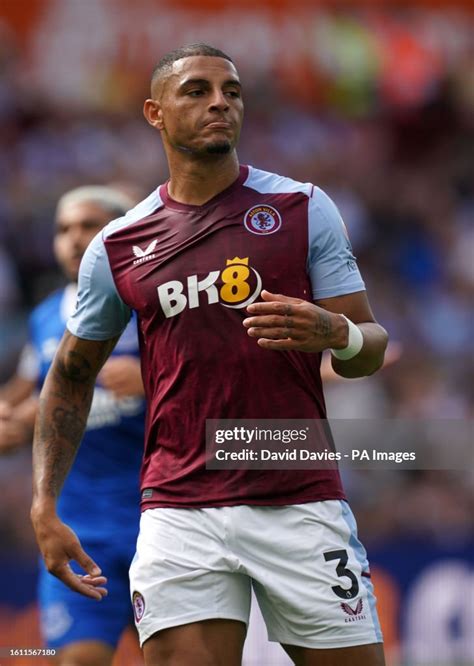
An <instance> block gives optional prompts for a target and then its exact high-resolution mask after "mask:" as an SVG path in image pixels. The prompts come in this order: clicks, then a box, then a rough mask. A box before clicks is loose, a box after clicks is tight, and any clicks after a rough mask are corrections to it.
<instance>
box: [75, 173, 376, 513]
mask: <svg viewBox="0 0 474 666" xmlns="http://www.w3.org/2000/svg"><path fill="white" fill-rule="evenodd" d="M364 288H365V287H364V283H363V281H362V279H361V276H360V273H359V270H358V268H357V265H356V263H355V259H354V256H353V255H352V250H351V246H350V242H349V239H348V237H347V232H346V230H345V227H344V223H343V222H342V219H341V217H340V215H339V212H338V210H337V208H336V206H335V205H334V203H333V202H332V201H331V199H330V198H329V197H328V196H327V195H326V194H325V193H324V192H323V191H322V190H321V189H319V188H318V187H315V186H313V185H311V184H310V183H309V184H308V183H306V184H305V183H299V182H296V181H294V180H291V179H289V178H284V177H282V176H278V175H276V174H272V173H268V172H265V171H261V170H258V169H255V168H253V167H247V166H242V167H241V168H240V175H239V177H238V179H237V180H236V181H235V182H234V183H233V184H232V185H230V187H228V188H227V189H225V190H224V191H222V192H220V193H219V194H218V195H217V196H215V197H214V198H213V199H211V200H210V201H208V202H207V203H206V204H204V205H202V206H192V205H185V204H181V203H178V202H176V201H174V200H173V199H171V197H170V196H169V194H168V191H167V185H166V184H164V185H161V186H160V187H159V188H158V189H157V190H155V191H154V192H153V193H152V194H151V195H150V196H149V197H148V198H147V199H145V200H144V201H142V202H141V203H139V204H138V205H137V206H136V207H135V208H133V209H132V210H130V211H129V212H128V213H127V214H126V215H125V216H124V217H122V218H119V219H117V220H114V221H112V222H111V223H109V224H108V225H107V226H106V227H105V228H104V230H102V232H100V233H99V234H98V235H97V236H96V238H95V239H94V240H93V241H92V243H91V245H90V246H89V248H88V250H87V252H86V254H85V256H84V259H83V261H82V265H81V271H80V278H79V297H78V304H77V308H76V311H75V313H74V315H73V316H72V317H71V318H70V319H69V321H68V328H69V330H70V331H71V333H73V334H74V335H76V336H78V337H80V338H85V339H90V340H104V339H108V338H111V337H114V336H116V335H118V334H120V333H121V332H122V331H123V329H124V328H125V326H126V325H127V323H128V321H129V319H130V316H131V311H132V310H134V311H136V313H137V317H138V329H139V338H140V348H141V358H142V373H143V379H144V384H145V390H146V395H147V402H148V409H147V423H146V438H145V452H144V459H143V466H142V473H141V487H142V491H143V492H142V508H143V509H146V508H150V507H183V508H189V507H211V506H226V505H235V504H255V505H283V504H294V503H302V502H310V501H316V500H325V499H340V498H343V497H344V494H343V490H342V487H341V482H340V478H339V473H338V471H337V470H327V469H325V470H314V469H313V470H297V471H295V470H266V471H265V470H245V469H239V470H208V469H206V467H205V425H206V419H219V418H228V419H240V418H242V419H244V418H245V419H272V418H279V419H290V418H291V419H292V418H304V419H323V418H325V405H324V397H323V392H322V386H321V378H320V373H319V365H320V355H319V354H306V353H301V352H294V351H285V352H276V351H270V350H265V349H262V348H260V347H259V346H258V345H257V343H256V340H255V339H252V338H250V337H249V336H248V335H247V332H246V330H245V328H244V327H243V325H242V321H243V319H244V318H245V317H246V316H247V312H246V307H247V305H249V304H250V303H252V302H254V301H255V300H257V299H258V298H259V295H260V292H261V290H262V289H268V290H269V291H271V292H274V293H280V294H285V295H288V296H293V297H297V298H302V299H306V300H309V301H311V300H313V299H320V298H328V297H332V296H340V295H343V294H349V293H354V292H357V291H362V290H364Z"/></svg>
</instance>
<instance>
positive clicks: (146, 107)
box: [143, 99, 164, 130]
mask: <svg viewBox="0 0 474 666" xmlns="http://www.w3.org/2000/svg"><path fill="white" fill-rule="evenodd" d="M143 115H144V116H145V118H146V119H147V122H148V123H149V124H150V125H151V126H152V127H155V128H156V129H157V130H162V129H163V127H164V125H163V113H162V110H161V104H160V103H159V102H158V101H157V100H156V99H146V100H145V103H144V104H143Z"/></svg>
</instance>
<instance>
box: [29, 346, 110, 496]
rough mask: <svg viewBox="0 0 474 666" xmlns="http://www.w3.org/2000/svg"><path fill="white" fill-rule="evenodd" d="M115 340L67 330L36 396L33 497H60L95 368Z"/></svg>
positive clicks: (88, 401)
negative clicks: (89, 337)
mask: <svg viewBox="0 0 474 666" xmlns="http://www.w3.org/2000/svg"><path fill="white" fill-rule="evenodd" d="M115 342H116V340H106V341H103V342H99V341H97V342H94V341H87V340H81V339H79V338H75V337H74V336H72V335H71V334H69V333H66V334H65V336H64V338H63V340H62V342H61V345H60V347H59V349H58V351H57V354H56V357H55V359H54V361H53V365H52V366H51V369H50V372H49V373H48V376H47V378H46V381H45V384H44V386H43V390H42V392H41V399H40V401H39V408H38V416H37V420H36V427H35V437H34V442H33V487H34V495H35V499H37V500H41V498H57V497H58V495H59V493H60V491H61V488H62V485H63V483H64V481H65V479H66V476H67V474H68V472H69V469H70V467H71V465H72V463H73V461H74V458H75V455H76V453H77V450H78V448H79V445H80V442H81V439H82V436H83V433H84V430H85V427H86V423H87V417H88V414H89V409H90V405H91V402H92V396H93V393H94V385H95V380H96V376H97V373H98V372H99V370H100V369H101V367H102V365H103V363H104V362H105V360H106V358H107V356H108V355H109V354H110V352H111V351H112V349H113V347H114V344H115Z"/></svg>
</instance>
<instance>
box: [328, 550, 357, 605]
mask: <svg viewBox="0 0 474 666" xmlns="http://www.w3.org/2000/svg"><path fill="white" fill-rule="evenodd" d="M324 559H325V560H326V562H331V561H332V560H339V562H338V563H337V567H336V573H337V575H338V576H339V578H343V577H345V578H349V580H350V581H351V583H352V586H351V587H350V588H349V589H348V590H346V589H345V588H343V587H341V586H340V585H333V586H332V591H333V592H334V594H337V596H338V597H339V598H340V599H354V597H356V596H357V595H358V594H359V582H358V580H357V578H356V577H355V575H354V574H353V573H352V571H351V570H350V569H346V564H347V561H348V559H349V558H348V555H347V550H329V551H328V552H327V553H324Z"/></svg>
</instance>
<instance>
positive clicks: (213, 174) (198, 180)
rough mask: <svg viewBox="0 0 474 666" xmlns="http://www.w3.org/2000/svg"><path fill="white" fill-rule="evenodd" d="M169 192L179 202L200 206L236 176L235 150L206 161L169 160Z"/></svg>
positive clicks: (237, 165) (237, 164)
mask: <svg viewBox="0 0 474 666" xmlns="http://www.w3.org/2000/svg"><path fill="white" fill-rule="evenodd" d="M169 167H170V181H169V183H168V194H169V195H170V197H171V198H172V199H174V200H175V201H178V202H179V203H183V204H188V205H191V206H202V205H203V204H205V203H206V202H207V201H210V199H212V198H213V197H215V196H216V195H217V194H219V193H220V192H222V191H223V190H225V189H226V188H227V187H229V185H232V183H233V182H234V181H235V180H237V178H238V177H239V161H238V158H237V154H236V153H235V151H233V152H232V153H230V154H229V155H222V156H219V157H217V156H215V157H214V156H213V158H212V159H209V160H199V161H198V160H196V161H191V160H179V162H178V161H176V160H170V163H169Z"/></svg>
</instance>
